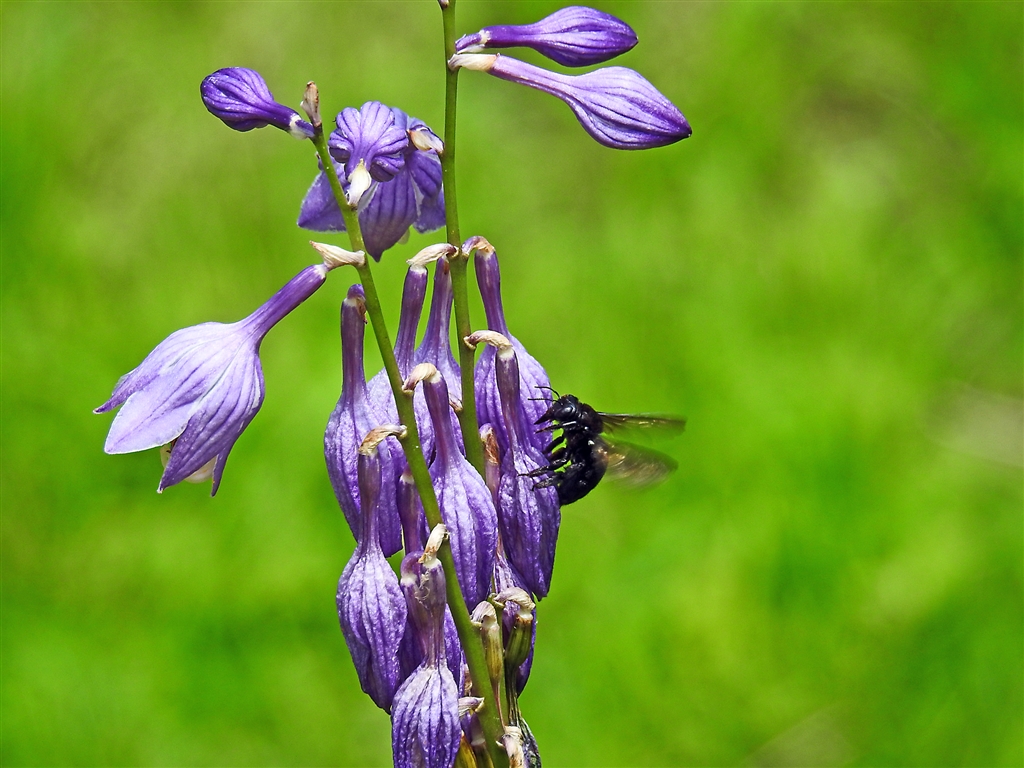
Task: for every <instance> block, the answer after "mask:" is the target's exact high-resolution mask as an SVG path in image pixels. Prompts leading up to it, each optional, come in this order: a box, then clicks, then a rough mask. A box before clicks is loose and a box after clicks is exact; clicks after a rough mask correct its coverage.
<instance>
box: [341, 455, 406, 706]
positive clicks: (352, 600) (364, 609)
mask: <svg viewBox="0 0 1024 768" xmlns="http://www.w3.org/2000/svg"><path fill="white" fill-rule="evenodd" d="M359 490H360V499H361V507H362V523H363V527H362V531H361V533H360V536H359V543H358V544H357V545H356V550H355V552H354V553H353V554H352V559H351V560H349V561H348V565H346V566H345V570H344V571H343V572H342V574H341V578H340V579H339V580H338V596H337V603H338V621H339V623H340V624H341V631H342V633H343V634H344V635H345V642H346V643H347V644H348V649H349V652H350V653H351V654H352V661H353V663H354V664H355V667H356V673H357V674H358V675H359V684H360V685H361V686H362V688H363V690H364V691H365V692H366V693H367V694H368V695H369V696H370V698H371V699H373V701H374V703H375V704H376V705H377V706H378V707H380V708H381V709H383V710H384V711H385V712H388V711H390V710H391V700H392V698H393V696H394V695H395V690H396V689H397V688H398V683H399V679H398V648H399V645H400V643H401V641H402V633H403V631H404V630H405V619H406V613H407V608H406V602H405V598H404V596H403V595H402V590H401V588H400V587H399V585H398V578H397V577H396V576H395V572H394V571H393V570H392V569H391V566H390V565H389V564H388V561H387V560H386V559H385V558H384V553H383V552H382V551H381V548H380V544H379V543H378V532H377V528H378V516H379V515H380V513H381V512H382V511H383V508H382V506H381V504H380V499H381V464H380V461H379V459H378V456H377V451H376V449H374V448H371V449H370V450H369V451H360V453H359Z"/></svg>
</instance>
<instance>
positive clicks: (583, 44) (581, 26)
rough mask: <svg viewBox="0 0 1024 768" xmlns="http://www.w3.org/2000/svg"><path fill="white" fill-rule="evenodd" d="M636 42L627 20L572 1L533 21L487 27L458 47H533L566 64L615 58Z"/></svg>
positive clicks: (467, 49)
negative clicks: (570, 3) (574, 3)
mask: <svg viewBox="0 0 1024 768" xmlns="http://www.w3.org/2000/svg"><path fill="white" fill-rule="evenodd" d="M636 42H637V40H636V32H634V31H633V30H632V29H631V28H630V26H629V25H628V24H626V23H625V22H624V21H620V20H619V19H617V18H615V17H614V16H611V15H609V14H607V13H604V12H602V11H598V10H595V9H593V8H585V7H583V6H579V5H572V6H569V7H568V8H562V9H561V10H558V11H555V12H554V13H552V14H551V15H550V16H547V17H545V18H543V19H541V20H540V21H538V22H536V23H534V24H523V25H517V26H510V25H502V26H495V27H484V28H483V29H481V30H480V31H479V32H477V33H476V34H473V35H466V36H464V37H462V38H460V39H459V40H458V41H457V42H456V43H455V50H456V52H457V53H479V52H480V51H483V50H486V49H492V48H532V49H533V50H535V51H537V52H538V53H540V54H542V55H544V56H547V57H548V58H549V59H551V60H552V61H555V62H557V63H559V64H562V65H563V66H566V67H586V66H588V65H590V64H600V63H601V62H604V61H608V60H609V59H614V58H615V57H616V56H618V55H620V54H623V53H625V52H626V51H628V50H629V49H631V48H632V47H633V46H634V45H636Z"/></svg>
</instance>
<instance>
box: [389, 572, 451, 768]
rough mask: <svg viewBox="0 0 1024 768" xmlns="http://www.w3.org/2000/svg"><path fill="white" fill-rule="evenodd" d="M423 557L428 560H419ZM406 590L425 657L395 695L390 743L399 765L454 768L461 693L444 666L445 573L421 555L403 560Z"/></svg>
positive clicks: (406, 767)
mask: <svg viewBox="0 0 1024 768" xmlns="http://www.w3.org/2000/svg"><path fill="white" fill-rule="evenodd" d="M421 560H423V561H424V562H420V561H421ZM402 589H403V590H404V592H405V597H406V600H407V602H408V606H409V616H410V618H411V619H412V621H413V624H414V625H415V628H416V631H417V634H418V636H419V637H420V639H421V643H422V645H421V647H422V649H423V661H422V662H421V663H420V665H419V666H418V667H417V668H416V670H415V671H414V672H413V673H412V674H411V675H410V676H409V677H408V678H407V679H406V681H405V682H404V683H402V686H401V688H399V689H398V692H397V693H396V694H395V699H394V705H393V709H392V713H391V747H392V752H393V756H394V764H395V766H396V768H450V767H451V765H452V763H453V762H454V761H455V754H456V752H458V749H459V740H460V739H461V736H462V730H461V728H460V726H459V691H458V688H457V687H456V685H455V680H454V678H453V677H452V674H451V671H450V670H449V669H448V666H447V665H446V664H441V663H440V660H441V652H442V648H443V646H442V643H443V642H444V629H443V616H444V609H445V581H444V571H443V570H442V568H441V564H440V562H438V561H437V559H436V558H435V557H431V556H429V555H424V556H420V553H416V554H412V555H408V556H406V558H405V559H404V560H403V561H402Z"/></svg>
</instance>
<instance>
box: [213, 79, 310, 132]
mask: <svg viewBox="0 0 1024 768" xmlns="http://www.w3.org/2000/svg"><path fill="white" fill-rule="evenodd" d="M199 92H200V93H201V94H202V96H203V103H204V104H205V105H206V108H207V109H208V110H210V112H212V113H213V114H214V115H215V116H217V117H219V118H220V119H221V120H223V121H224V123H225V125H227V126H228V127H229V128H234V129H235V130H236V131H251V130H252V129H253V128H262V127H263V126H265V125H272V126H274V127H275V128H280V129H281V130H282V131H288V133H290V134H291V135H292V136H294V137H295V138H297V139H311V138H313V126H312V125H310V124H309V123H307V122H306V121H305V120H303V119H302V118H301V117H299V113H298V112H296V111H295V110H294V109H292V108H290V107H286V106H284V105H283V104H278V103H277V102H276V101H274V96H273V94H271V93H270V89H269V88H268V87H267V84H266V82H265V81H264V80H263V78H262V77H260V74H259V72H255V71H254V70H251V69H246V68H245V67H227V68H226V69H218V70H217V71H216V72H214V73H213V74H212V75H207V76H206V77H205V78H203V82H202V84H201V85H200V86H199Z"/></svg>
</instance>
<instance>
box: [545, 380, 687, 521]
mask: <svg viewBox="0 0 1024 768" xmlns="http://www.w3.org/2000/svg"><path fill="white" fill-rule="evenodd" d="M551 391H552V392H554V390H551ZM555 396H556V399H555V401H554V402H552V403H551V407H550V408H548V409H547V410H546V411H545V412H544V414H543V415H542V416H541V417H540V418H539V419H537V422H536V423H537V424H544V425H545V426H542V427H541V428H540V429H538V430H537V431H538V432H552V431H554V430H556V429H560V430H562V434H561V435H559V436H558V437H556V438H554V439H553V440H552V441H551V442H550V443H548V445H547V447H545V448H544V455H545V456H547V459H548V461H549V462H550V463H549V464H548V466H546V467H540V468H539V469H536V470H534V471H533V472H531V473H530V476H531V477H539V478H541V479H540V480H538V481H537V484H536V486H535V487H537V488H547V487H550V486H554V487H555V489H556V490H557V491H558V501H559V502H560V503H561V504H563V505H564V504H572V503H573V502H574V501H578V500H579V499H582V498H583V497H584V496H586V495H587V494H588V493H590V492H591V491H592V490H593V489H594V487H595V486H596V485H597V484H598V483H599V482H600V481H601V478H602V477H604V476H605V474H607V475H608V476H609V477H616V478H619V479H622V480H625V481H626V482H629V483H631V484H633V485H649V484H651V483H656V482H658V481H660V480H663V479H664V478H665V477H666V476H667V475H668V474H669V473H670V472H672V471H673V470H675V468H676V466H677V464H676V462H675V460H674V459H672V458H670V457H668V456H666V455H665V454H663V453H658V452H657V451H652V450H650V449H648V448H641V447H639V446H636V445H630V444H629V443H623V442H621V441H619V440H609V439H607V438H606V437H604V436H603V434H604V433H605V432H606V431H612V430H616V429H620V428H625V427H664V428H668V429H675V430H680V429H682V428H683V427H684V426H685V425H686V421H685V420H684V419H674V418H666V417H662V416H643V415H629V414H624V413H601V412H600V411H595V410H594V409H593V408H591V407H590V406H589V405H587V404H586V403H584V402H582V401H581V400H580V399H579V398H578V397H576V396H575V395H562V396H561V397H559V396H558V393H557V392H555Z"/></svg>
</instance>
